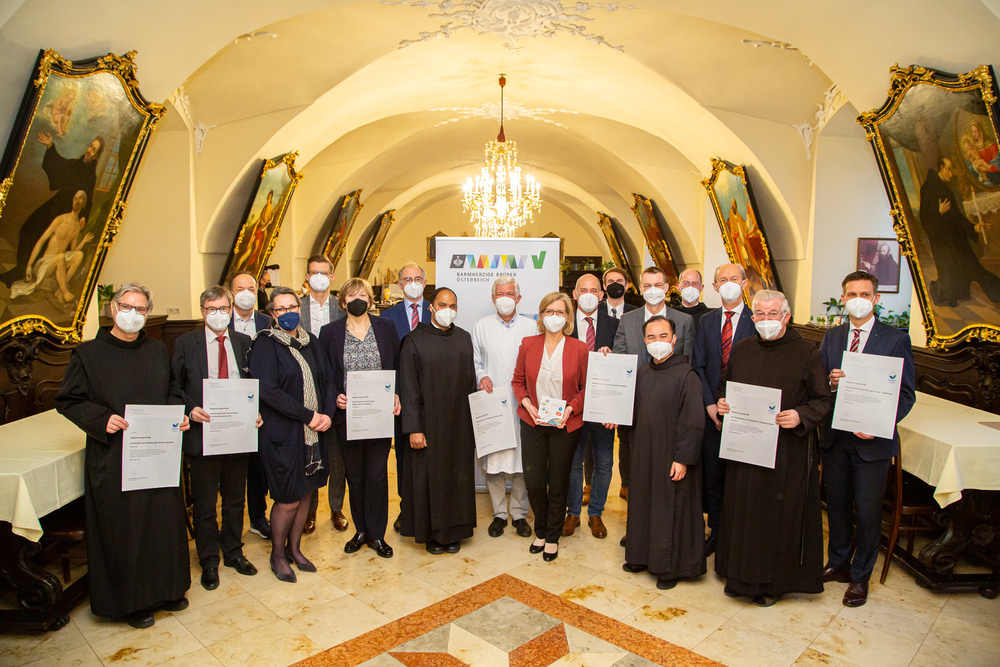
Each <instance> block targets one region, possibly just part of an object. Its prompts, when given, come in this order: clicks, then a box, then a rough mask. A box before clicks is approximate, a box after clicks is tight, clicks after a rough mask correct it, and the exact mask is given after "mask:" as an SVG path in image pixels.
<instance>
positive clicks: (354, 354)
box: [344, 326, 382, 373]
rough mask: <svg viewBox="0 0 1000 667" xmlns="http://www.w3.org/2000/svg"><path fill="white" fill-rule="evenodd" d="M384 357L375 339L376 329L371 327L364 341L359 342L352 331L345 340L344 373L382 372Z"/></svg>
mask: <svg viewBox="0 0 1000 667" xmlns="http://www.w3.org/2000/svg"><path fill="white" fill-rule="evenodd" d="M380 370H382V355H381V354H379V351H378V341H377V340H376V339H375V327H373V326H369V327H368V332H367V333H366V334H365V338H364V340H358V338H357V336H355V335H354V334H352V333H351V332H350V331H348V332H347V335H346V337H345V339H344V372H345V373H350V372H352V371H380Z"/></svg>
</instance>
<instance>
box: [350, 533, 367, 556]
mask: <svg viewBox="0 0 1000 667" xmlns="http://www.w3.org/2000/svg"><path fill="white" fill-rule="evenodd" d="M366 541H367V540H365V534H364V533H354V537H352V538H351V539H349V540H348V541H347V544H345V545H344V553H345V554H353V553H357V552H359V551H361V547H362V546H364V544H365V542H366Z"/></svg>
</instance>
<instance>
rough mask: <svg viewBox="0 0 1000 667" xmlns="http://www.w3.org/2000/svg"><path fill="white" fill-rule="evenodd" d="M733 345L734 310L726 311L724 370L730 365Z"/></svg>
mask: <svg viewBox="0 0 1000 667" xmlns="http://www.w3.org/2000/svg"><path fill="white" fill-rule="evenodd" d="M732 347H733V311H731V310H727V311H726V323H725V324H723V325H722V370H726V367H727V366H729V350H731V349H732Z"/></svg>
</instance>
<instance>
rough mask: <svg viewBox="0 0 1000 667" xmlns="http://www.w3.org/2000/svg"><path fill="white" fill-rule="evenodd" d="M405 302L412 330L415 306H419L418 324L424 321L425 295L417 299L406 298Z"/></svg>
mask: <svg viewBox="0 0 1000 667" xmlns="http://www.w3.org/2000/svg"><path fill="white" fill-rule="evenodd" d="M403 303H404V304H406V324H407V326H409V327H410V331H413V306H416V307H417V324H420V323H421V322H423V321H424V297H420V298H419V299H417V300H416V301H410V300H409V299H405V300H404V301H403Z"/></svg>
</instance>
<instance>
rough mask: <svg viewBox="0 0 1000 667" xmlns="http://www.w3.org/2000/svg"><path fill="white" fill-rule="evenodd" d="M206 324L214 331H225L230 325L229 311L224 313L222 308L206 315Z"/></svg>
mask: <svg viewBox="0 0 1000 667" xmlns="http://www.w3.org/2000/svg"><path fill="white" fill-rule="evenodd" d="M205 324H207V325H208V328H209V329H211V330H212V331H225V330H226V327H228V326H229V313H224V312H222V311H221V310H217V311H215V312H214V313H209V314H208V315H206V316H205Z"/></svg>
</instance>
